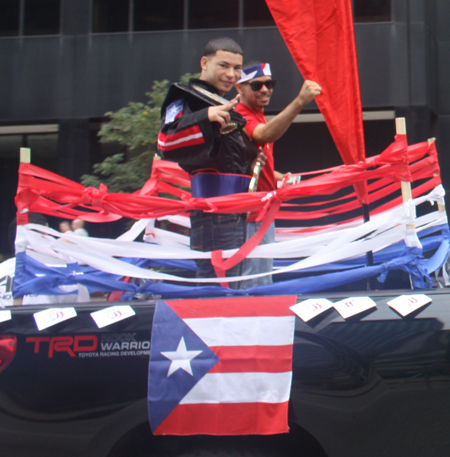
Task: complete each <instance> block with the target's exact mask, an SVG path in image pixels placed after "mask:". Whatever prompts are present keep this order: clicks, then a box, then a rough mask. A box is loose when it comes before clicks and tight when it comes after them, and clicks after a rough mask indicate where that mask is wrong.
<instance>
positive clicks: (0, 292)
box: [0, 258, 16, 308]
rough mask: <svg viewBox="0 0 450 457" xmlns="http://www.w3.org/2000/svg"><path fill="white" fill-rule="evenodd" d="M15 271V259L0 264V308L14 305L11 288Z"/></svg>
mask: <svg viewBox="0 0 450 457" xmlns="http://www.w3.org/2000/svg"><path fill="white" fill-rule="evenodd" d="M15 269H16V259H15V258H12V259H8V260H6V261H5V262H2V263H0V278H1V279H0V308H4V307H5V306H12V305H13V304H14V298H13V293H12V287H13V279H14V273H15Z"/></svg>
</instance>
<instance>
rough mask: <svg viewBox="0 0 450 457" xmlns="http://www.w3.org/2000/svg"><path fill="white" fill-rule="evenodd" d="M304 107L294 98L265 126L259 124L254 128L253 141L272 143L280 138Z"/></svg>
mask: <svg viewBox="0 0 450 457" xmlns="http://www.w3.org/2000/svg"><path fill="white" fill-rule="evenodd" d="M304 106H305V105H303V104H302V103H301V102H299V100H298V98H295V100H293V101H292V102H291V103H290V104H289V105H288V106H286V108H284V110H283V111H281V113H278V114H277V115H276V116H275V117H273V118H272V119H270V121H269V122H267V124H259V125H258V126H257V127H256V128H255V130H254V131H253V141H255V142H256V143H273V142H274V141H276V140H278V139H279V138H281V136H282V135H283V134H284V132H286V130H287V129H288V127H289V126H290V125H291V124H292V122H293V120H294V119H295V116H297V114H299V113H300V112H301V110H302V109H303V108H304Z"/></svg>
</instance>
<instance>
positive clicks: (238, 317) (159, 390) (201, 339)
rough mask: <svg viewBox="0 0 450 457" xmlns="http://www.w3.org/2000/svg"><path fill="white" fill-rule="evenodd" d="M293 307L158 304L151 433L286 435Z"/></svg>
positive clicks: (234, 302) (289, 301) (277, 302)
mask: <svg viewBox="0 0 450 457" xmlns="http://www.w3.org/2000/svg"><path fill="white" fill-rule="evenodd" d="M295 303H296V297H295V296H293V297H244V298H242V297H239V298H220V299H211V300H178V301H167V302H163V301H160V302H158V303H157V305H156V310H155V315H154V319H153V327H152V341H151V350H150V364H149V388H148V404H149V418H150V424H151V427H152V430H153V433H154V434H155V435H197V434H202V435H248V434H264V435H268V434H276V433H287V432H288V430H289V429H288V424H287V412H288V401H289V395H290V389H291V381H292V347H293V338H294V325H295V315H294V314H293V313H292V311H291V310H290V309H289V307H290V306H292V305H294V304H295Z"/></svg>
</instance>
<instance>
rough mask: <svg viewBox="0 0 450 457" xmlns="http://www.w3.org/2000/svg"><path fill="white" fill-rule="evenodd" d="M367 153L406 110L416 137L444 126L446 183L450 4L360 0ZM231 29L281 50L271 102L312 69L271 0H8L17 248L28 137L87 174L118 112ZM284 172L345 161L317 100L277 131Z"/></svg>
mask: <svg viewBox="0 0 450 457" xmlns="http://www.w3.org/2000/svg"><path fill="white" fill-rule="evenodd" d="M353 6H354V16H355V34H356V46H357V52H358V64H359V71H360V81H361V96H362V104H363V112H364V113H363V114H364V119H365V121H364V129H365V136H366V149H367V155H374V154H378V153H380V152H381V151H382V150H383V149H384V148H385V147H386V146H388V144H389V143H390V142H391V141H392V138H393V136H394V134H395V126H394V121H393V119H394V117H396V116H405V117H406V120H407V129H408V139H409V142H410V143H414V142H419V141H425V140H426V139H427V138H430V137H436V138H437V146H438V151H439V154H440V163H441V168H442V171H443V179H444V186H445V187H449V186H448V183H449V181H450V174H448V173H447V172H446V170H447V168H448V166H449V164H450V163H449V162H450V157H448V154H447V150H448V148H449V147H450V87H449V84H448V83H447V81H448V80H449V76H450V28H449V27H448V26H447V22H448V20H449V19H450V3H449V2H448V1H447V0H353ZM217 36H230V37H232V38H234V39H235V40H236V41H237V42H238V43H239V44H240V45H241V47H242V48H243V50H244V53H245V58H247V59H252V60H254V59H257V60H261V61H267V62H270V63H271V66H272V71H273V72H274V74H275V77H276V79H277V80H278V84H277V88H276V90H275V92H274V95H273V97H272V102H271V106H270V111H268V114H269V115H270V114H276V113H277V112H279V111H280V110H281V109H283V108H284V106H286V104H287V103H289V102H290V101H291V100H292V99H293V98H294V97H295V95H296V94H297V92H298V90H299V89H300V86H301V83H302V78H301V75H300V73H299V71H298V69H297V67H296V66H295V64H294V62H293V60H292V57H291V56H290V54H289V52H288V50H287V48H286V46H285V44H284V42H283V40H282V38H281V36H280V34H279V32H278V29H277V28H276V26H275V25H274V22H273V20H272V18H271V16H270V13H269V11H268V9H267V6H266V5H265V2H264V0H228V1H227V2H211V1H210V0H165V1H164V2H157V1H152V0H3V1H2V2H1V3H0V64H1V67H2V69H3V70H2V72H0V95H1V97H0V100H1V102H0V165H1V169H2V170H3V174H4V177H3V180H2V184H1V186H2V191H3V192H2V194H3V198H2V200H1V203H0V214H1V227H2V229H3V230H2V231H1V233H2V236H1V237H0V252H3V253H4V252H6V251H7V250H8V249H7V247H8V246H7V243H8V240H7V237H6V236H5V235H4V234H5V233H6V232H7V225H8V223H9V221H10V220H11V219H12V218H13V217H14V213H15V208H14V202H13V198H14V195H15V189H16V186H17V167H18V163H19V159H18V149H19V148H20V147H21V146H26V147H30V148H31V151H32V163H34V164H36V165H38V166H42V167H44V168H47V169H49V170H51V171H55V172H57V173H59V174H61V175H63V176H66V177H68V178H70V179H73V180H75V181H78V180H79V178H80V176H81V175H82V174H84V173H90V172H91V170H92V165H93V164H94V163H96V162H99V161H102V160H103V159H104V158H105V156H106V154H108V148H105V147H104V146H102V145H100V144H99V142H98V139H97V136H96V134H97V132H98V130H99V128H100V125H101V122H104V121H105V113H106V112H107V111H114V110H117V109H119V108H121V107H123V106H125V105H127V104H128V102H129V101H144V100H145V93H146V92H147V91H149V90H150V89H151V87H152V83H153V81H154V80H163V79H169V80H171V81H177V80H178V79H179V77H180V75H182V74H184V73H187V72H190V73H195V72H197V71H199V61H200V57H201V54H202V50H203V48H204V45H205V44H206V42H207V41H208V40H209V39H210V38H213V37H217ZM275 154H276V167H277V169H279V170H280V171H293V172H296V171H301V170H302V171H309V170H313V169H320V168H325V167H329V166H333V165H338V164H340V163H342V162H341V160H340V158H339V155H338V153H337V151H336V148H335V147H334V144H333V142H332V140H331V137H330V135H329V133H328V131H327V128H326V126H325V124H324V122H323V121H322V120H321V116H320V113H319V112H318V110H317V106H316V105H315V104H311V106H308V108H307V109H306V110H305V111H304V112H303V113H302V114H301V115H300V116H299V117H298V119H297V122H295V123H294V124H293V125H292V126H291V127H290V129H289V130H288V132H287V133H286V134H285V136H284V137H283V138H282V139H281V140H280V141H279V142H278V143H277V144H276V147H275Z"/></svg>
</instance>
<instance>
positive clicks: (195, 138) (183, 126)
mask: <svg viewBox="0 0 450 457" xmlns="http://www.w3.org/2000/svg"><path fill="white" fill-rule="evenodd" d="M194 85H196V86H200V87H203V88H205V89H207V90H208V91H210V92H213V93H217V91H216V89H215V88H214V87H213V86H211V85H210V84H208V83H207V82H205V81H201V80H198V79H192V80H190V82H189V86H184V85H181V84H172V86H171V87H170V89H169V92H168V94H167V97H166V99H165V101H164V103H163V106H162V108H161V116H162V122H161V127H160V132H159V135H158V151H159V153H160V154H161V155H162V156H163V157H164V158H165V159H167V160H171V161H173V162H178V164H179V165H180V167H181V168H183V169H184V170H186V171H187V172H190V173H191V172H193V171H196V170H200V169H215V170H217V171H218V172H219V173H236V174H246V175H250V174H251V170H250V164H251V162H252V161H253V160H254V158H255V157H256V155H257V149H256V147H255V146H254V145H253V143H252V142H251V141H250V140H249V138H248V137H247V135H246V134H245V133H244V132H243V130H242V129H243V127H244V126H245V123H246V121H245V119H244V118H243V117H242V116H241V115H240V114H239V113H237V112H236V111H232V112H231V113H230V114H231V117H232V119H231V122H234V123H236V124H237V126H238V127H237V128H236V129H235V130H234V131H233V132H231V133H228V134H221V133H220V124H219V123H218V122H210V121H209V119H208V108H209V107H210V106H214V105H218V104H219V103H220V102H214V101H213V100H211V99H209V98H208V97H206V96H205V95H203V94H202V93H200V92H198V91H197V90H196V89H195V88H194V87H193V86H194Z"/></svg>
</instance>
